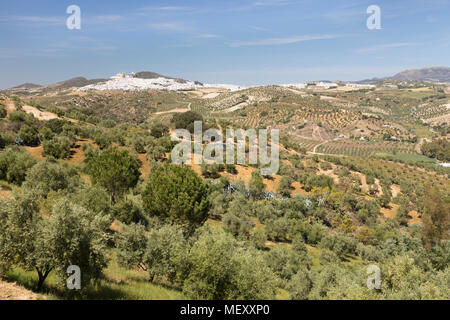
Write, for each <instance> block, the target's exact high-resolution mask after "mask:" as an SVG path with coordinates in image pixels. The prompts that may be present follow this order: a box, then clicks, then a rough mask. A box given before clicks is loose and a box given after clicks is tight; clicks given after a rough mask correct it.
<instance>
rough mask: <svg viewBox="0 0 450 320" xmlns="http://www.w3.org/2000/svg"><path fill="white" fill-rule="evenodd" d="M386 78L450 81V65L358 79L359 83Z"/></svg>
mask: <svg viewBox="0 0 450 320" xmlns="http://www.w3.org/2000/svg"><path fill="white" fill-rule="evenodd" d="M385 80H395V81H433V82H450V68H449V67H427V68H422V69H411V70H405V71H402V72H399V73H397V74H395V75H394V76H392V77H385V78H372V79H366V80H361V81H358V82H359V83H373V82H378V81H385Z"/></svg>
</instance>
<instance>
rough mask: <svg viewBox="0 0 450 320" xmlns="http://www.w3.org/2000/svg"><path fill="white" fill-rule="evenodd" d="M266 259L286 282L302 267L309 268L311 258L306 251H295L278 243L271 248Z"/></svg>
mask: <svg viewBox="0 0 450 320" xmlns="http://www.w3.org/2000/svg"><path fill="white" fill-rule="evenodd" d="M265 260H266V263H267V265H268V266H269V267H270V268H271V269H272V270H273V272H274V273H275V274H276V275H277V276H279V277H280V278H281V279H282V280H284V283H285V284H286V283H287V281H289V280H290V279H291V278H292V276H293V275H294V274H296V273H297V272H298V271H299V270H300V269H304V268H306V269H309V268H310V267H311V264H312V260H311V258H310V257H309V256H308V255H307V253H306V252H298V251H294V250H292V249H290V248H287V247H286V246H284V245H278V246H275V247H273V248H271V249H270V251H269V252H268V253H267V254H266V256H265Z"/></svg>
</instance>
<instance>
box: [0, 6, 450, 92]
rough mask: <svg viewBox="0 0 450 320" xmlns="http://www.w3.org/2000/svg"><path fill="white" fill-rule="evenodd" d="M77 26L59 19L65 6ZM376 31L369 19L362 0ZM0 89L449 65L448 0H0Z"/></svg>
mask: <svg viewBox="0 0 450 320" xmlns="http://www.w3.org/2000/svg"><path fill="white" fill-rule="evenodd" d="M72 4H75V5H78V6H79V7H80V8H81V30H69V29H67V27H66V19H67V18H68V16H69V14H67V13H66V8H67V7H68V6H69V5H72ZM372 4H374V5H378V6H379V7H380V9H381V27H382V28H381V30H369V29H368V28H367V26H366V20H367V18H368V17H369V14H367V13H366V9H367V7H368V6H369V5H372ZM0 8H1V11H0V39H1V41H0V88H7V87H11V86H14V85H18V84H20V83H23V82H34V83H39V84H49V83H53V82H57V81H61V80H66V79H68V78H71V77H75V76H85V77H87V78H100V77H109V76H111V75H113V74H115V73H118V72H127V73H129V72H132V71H144V70H145V71H154V72H158V73H162V74H165V75H168V76H176V77H183V78H185V79H189V80H199V81H203V82H209V83H236V84H276V83H289V82H301V81H305V80H321V79H329V80H334V79H340V80H360V79H365V78H371V77H375V76H379V77H381V76H387V75H392V74H394V73H396V72H398V71H402V70H404V69H409V68H420V67H424V66H434V65H440V66H450V0H427V1H417V0H398V1H394V0H387V1H386V0H383V1H380V0H370V1H362V0H352V1H340V0H335V1H320V0H240V1H238V0H221V1H216V0H197V1H190V0H172V1H170V0H165V1H163V0H161V1H158V0H157V1H138V0H129V1H112V0H109V1H106V0H96V1H87V0H85V1H76V0H71V1H66V0H39V1H37V0H28V1H25V0H14V1H11V0H8V1H5V0H0Z"/></svg>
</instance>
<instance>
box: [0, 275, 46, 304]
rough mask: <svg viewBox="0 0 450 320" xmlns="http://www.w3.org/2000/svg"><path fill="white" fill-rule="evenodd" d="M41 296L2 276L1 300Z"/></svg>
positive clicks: (37, 297)
mask: <svg viewBox="0 0 450 320" xmlns="http://www.w3.org/2000/svg"><path fill="white" fill-rule="evenodd" d="M37 299H39V296H38V295H37V294H36V293H34V292H32V291H30V290H27V289H25V288H23V287H21V286H19V285H17V284H16V283H13V282H7V281H5V280H3V279H1V278H0V300H37Z"/></svg>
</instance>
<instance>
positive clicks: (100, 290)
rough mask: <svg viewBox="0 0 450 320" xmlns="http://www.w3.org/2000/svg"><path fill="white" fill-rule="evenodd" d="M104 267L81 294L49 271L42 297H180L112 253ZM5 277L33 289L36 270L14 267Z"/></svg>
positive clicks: (130, 298)
mask: <svg viewBox="0 0 450 320" xmlns="http://www.w3.org/2000/svg"><path fill="white" fill-rule="evenodd" d="M111 256H112V259H111V261H110V263H109V265H108V267H107V268H106V269H104V270H103V273H104V275H105V278H104V279H102V280H100V281H98V282H97V283H96V284H92V285H91V286H89V287H88V288H86V289H85V290H84V291H83V295H80V294H79V292H76V291H68V290H66V289H65V287H64V284H60V283H58V281H57V278H56V276H55V274H54V273H53V272H52V273H50V274H49V276H48V278H47V280H46V281H45V283H44V286H43V289H42V295H41V296H42V298H43V299H87V300H183V299H184V297H183V295H182V293H181V292H180V291H178V290H175V289H172V288H168V287H164V286H160V285H157V284H154V283H151V282H150V281H149V278H148V275H147V273H146V272H143V271H139V270H127V269H125V268H122V267H119V266H118V265H117V261H116V259H115V255H114V254H111ZM6 278H7V279H8V280H10V281H15V282H17V283H18V284H20V285H22V286H23V287H25V288H27V289H29V290H34V289H35V288H36V284H37V280H38V279H37V273H36V272H35V271H25V270H23V269H21V268H15V269H13V270H11V271H9V272H7V273H6Z"/></svg>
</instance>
